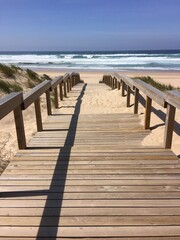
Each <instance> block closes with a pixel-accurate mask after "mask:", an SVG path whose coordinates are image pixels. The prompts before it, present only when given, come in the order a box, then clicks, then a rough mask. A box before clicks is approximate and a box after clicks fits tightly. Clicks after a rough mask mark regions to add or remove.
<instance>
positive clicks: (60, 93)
mask: <svg viewBox="0 0 180 240" xmlns="http://www.w3.org/2000/svg"><path fill="white" fill-rule="evenodd" d="M59 95H60V100H61V101H63V87H62V82H61V83H60V84H59Z"/></svg>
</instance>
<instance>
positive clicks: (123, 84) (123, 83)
mask: <svg viewBox="0 0 180 240" xmlns="http://www.w3.org/2000/svg"><path fill="white" fill-rule="evenodd" d="M121 83H122V97H125V82H124V81H121Z"/></svg>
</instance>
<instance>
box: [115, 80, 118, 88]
mask: <svg viewBox="0 0 180 240" xmlns="http://www.w3.org/2000/svg"><path fill="white" fill-rule="evenodd" d="M117 87H118V83H117V79H116V78H115V88H117Z"/></svg>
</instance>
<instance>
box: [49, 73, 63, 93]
mask: <svg viewBox="0 0 180 240" xmlns="http://www.w3.org/2000/svg"><path fill="white" fill-rule="evenodd" d="M62 81H63V76H59V77H57V78H55V79H54V80H52V82H51V91H52V90H54V89H55V88H56V87H57V86H58V84H60V83H62Z"/></svg>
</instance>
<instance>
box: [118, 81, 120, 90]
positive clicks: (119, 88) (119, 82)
mask: <svg viewBox="0 0 180 240" xmlns="http://www.w3.org/2000/svg"><path fill="white" fill-rule="evenodd" d="M120 89H121V83H120V81H118V90H120Z"/></svg>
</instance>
